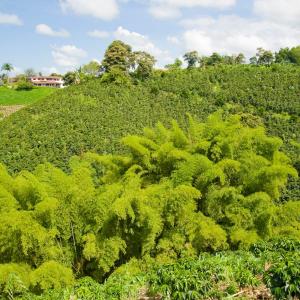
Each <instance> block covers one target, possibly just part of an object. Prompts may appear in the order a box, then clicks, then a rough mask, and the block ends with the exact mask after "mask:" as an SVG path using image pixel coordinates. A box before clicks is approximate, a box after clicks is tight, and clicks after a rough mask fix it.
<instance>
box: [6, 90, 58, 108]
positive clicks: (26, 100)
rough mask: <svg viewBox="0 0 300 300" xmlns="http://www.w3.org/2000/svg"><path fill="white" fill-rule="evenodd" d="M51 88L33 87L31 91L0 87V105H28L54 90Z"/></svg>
mask: <svg viewBox="0 0 300 300" xmlns="http://www.w3.org/2000/svg"><path fill="white" fill-rule="evenodd" d="M55 91H56V89H53V88H46V87H42V88H34V89H33V90H31V91H16V90H13V89H9V88H6V87H0V105H18V104H22V105H28V104H31V103H34V102H37V101H39V100H41V99H43V98H45V97H46V96H48V95H50V94H52V93H53V92H55Z"/></svg>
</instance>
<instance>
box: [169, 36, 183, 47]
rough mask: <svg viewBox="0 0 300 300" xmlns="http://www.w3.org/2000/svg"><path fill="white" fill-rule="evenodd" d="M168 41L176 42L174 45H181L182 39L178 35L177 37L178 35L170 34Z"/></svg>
mask: <svg viewBox="0 0 300 300" xmlns="http://www.w3.org/2000/svg"><path fill="white" fill-rule="evenodd" d="M167 41H168V42H169V43H171V44H174V45H179V44H180V41H179V39H178V37H176V36H168V37H167Z"/></svg>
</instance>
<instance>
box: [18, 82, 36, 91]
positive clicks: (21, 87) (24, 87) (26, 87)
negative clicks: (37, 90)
mask: <svg viewBox="0 0 300 300" xmlns="http://www.w3.org/2000/svg"><path fill="white" fill-rule="evenodd" d="M33 88H34V85H33V84H32V83H31V82H28V81H20V82H18V84H17V86H16V90H17V91H30V90H32V89H33Z"/></svg>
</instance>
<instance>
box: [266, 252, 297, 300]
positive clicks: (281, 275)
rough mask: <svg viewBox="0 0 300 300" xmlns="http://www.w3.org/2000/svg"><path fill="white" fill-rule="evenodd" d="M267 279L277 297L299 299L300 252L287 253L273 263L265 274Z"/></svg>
mask: <svg viewBox="0 0 300 300" xmlns="http://www.w3.org/2000/svg"><path fill="white" fill-rule="evenodd" d="M264 277H265V281H266V282H267V285H268V286H269V287H270V288H271V291H272V293H273V294H274V296H275V298H276V299H297V298H299V297H300V254H299V251H297V252H294V253H285V254H284V255H280V256H278V257H277V259H276V260H275V261H274V262H273V263H272V264H271V266H270V268H269V269H268V270H267V272H266V274H265V276H264Z"/></svg>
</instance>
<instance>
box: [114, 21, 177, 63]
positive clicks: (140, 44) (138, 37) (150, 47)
mask: <svg viewBox="0 0 300 300" xmlns="http://www.w3.org/2000/svg"><path fill="white" fill-rule="evenodd" d="M114 36H115V38H116V39H119V40H122V41H124V42H125V43H128V44H129V45H131V46H132V48H133V50H135V51H146V52H149V53H150V54H152V55H153V56H155V58H156V59H158V60H159V62H160V63H168V62H170V60H172V59H171V58H170V56H169V52H168V51H165V50H161V49H160V48H158V47H157V46H155V44H154V43H153V42H152V41H151V40H150V39H149V37H147V36H145V35H142V34H140V33H138V32H134V31H129V30H127V29H125V28H123V27H122V26H120V27H118V29H117V30H116V31H115V32H114Z"/></svg>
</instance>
